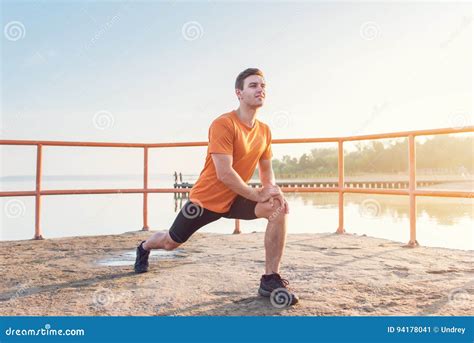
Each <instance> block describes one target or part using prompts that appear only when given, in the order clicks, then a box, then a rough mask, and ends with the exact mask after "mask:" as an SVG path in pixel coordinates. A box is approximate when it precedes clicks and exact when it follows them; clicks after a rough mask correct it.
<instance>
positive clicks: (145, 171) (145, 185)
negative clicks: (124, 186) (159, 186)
mask: <svg viewBox="0 0 474 343" xmlns="http://www.w3.org/2000/svg"><path fill="white" fill-rule="evenodd" d="M143 189H144V190H145V192H144V193H143V228H142V230H143V231H148V230H149V229H150V228H149V227H148V192H147V191H146V190H147V189H148V147H147V146H145V147H144V148H143Z"/></svg>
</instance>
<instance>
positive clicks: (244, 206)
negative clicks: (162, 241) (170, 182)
mask: <svg viewBox="0 0 474 343" xmlns="http://www.w3.org/2000/svg"><path fill="white" fill-rule="evenodd" d="M255 206H257V202H256V201H253V200H249V199H246V198H244V197H242V196H240V195H238V196H237V198H235V200H234V202H233V203H232V206H231V207H230V210H229V211H228V212H225V213H217V212H213V211H209V210H207V209H205V208H203V207H201V206H199V205H198V204H196V203H193V202H191V201H190V200H188V201H187V202H186V204H185V205H184V206H183V208H182V209H181V211H179V213H178V215H177V216H176V219H175V220H174V222H173V225H172V226H171V229H170V236H171V238H172V239H173V241H175V242H177V243H184V242H186V241H187V240H188V238H189V237H191V235H192V234H193V233H195V232H196V231H197V230H199V229H200V228H202V227H203V226H204V225H207V224H209V223H212V222H214V221H216V220H217V219H220V218H222V217H224V218H235V219H245V220H250V219H256V218H257V216H256V215H255Z"/></svg>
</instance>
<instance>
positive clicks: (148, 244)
mask: <svg viewBox="0 0 474 343" xmlns="http://www.w3.org/2000/svg"><path fill="white" fill-rule="evenodd" d="M235 93H236V95H237V98H238V99H239V102H240V105H239V107H238V109H237V110H234V111H231V112H229V113H225V114H223V115H221V116H219V117H218V118H216V119H215V120H214V121H213V122H212V124H211V126H210V128H209V145H208V149H207V155H206V161H205V164H204V169H203V170H202V172H201V174H200V176H199V178H198V180H197V181H196V183H195V185H194V187H193V188H192V189H191V192H190V194H189V199H190V200H189V201H188V202H187V203H186V204H185V205H184V207H183V208H182V210H181V211H180V212H179V213H178V215H177V217H176V219H175V221H174V223H173V225H172V226H171V229H170V230H169V231H167V232H157V233H155V234H154V235H153V236H151V237H150V238H148V239H147V240H146V241H143V242H142V243H140V245H139V246H138V248H137V258H136V262H135V272H137V273H143V272H146V271H147V270H148V256H149V254H150V250H151V249H165V250H173V249H176V248H177V247H179V246H180V245H181V244H183V243H184V242H186V241H187V240H188V238H189V237H190V236H191V235H192V234H193V233H194V232H196V231H197V230H198V229H199V228H201V227H203V226H204V225H207V224H209V223H211V222H213V221H216V220H218V219H219V218H222V217H224V218H236V219H245V220H251V219H256V218H266V219H268V224H267V228H266V232H265V260H266V261H265V274H264V275H262V277H261V279H260V288H259V289H258V293H259V294H260V295H262V296H266V297H269V296H270V295H271V294H272V291H274V290H275V289H278V291H276V292H281V291H284V292H285V294H286V296H287V300H285V301H287V302H288V304H291V305H294V304H296V303H297V302H298V297H297V296H296V295H295V294H293V293H291V292H290V291H289V290H288V288H287V286H288V281H287V280H285V279H282V278H281V276H280V274H279V270H280V261H281V258H282V255H283V250H284V247H285V240H286V220H287V214H288V213H289V208H288V203H287V201H286V200H285V198H284V197H283V194H282V192H281V191H280V189H279V187H278V186H276V185H275V177H274V174H273V169H272V163H271V158H272V149H271V132H270V128H269V127H268V125H266V124H264V123H262V122H261V121H259V120H257V119H256V116H257V111H258V109H259V108H260V107H262V106H263V103H264V101H265V80H264V76H263V73H262V72H261V71H260V70H259V69H256V68H249V69H246V70H244V71H243V72H241V73H240V74H239V75H238V77H237V79H236V81H235ZM257 163H258V165H259V171H260V180H261V183H262V186H263V187H262V188H252V187H250V186H248V185H247V183H246V182H248V181H249V180H250V178H251V177H252V175H253V173H254V171H255V169H256V167H257ZM281 288H284V290H281ZM274 294H276V293H274Z"/></svg>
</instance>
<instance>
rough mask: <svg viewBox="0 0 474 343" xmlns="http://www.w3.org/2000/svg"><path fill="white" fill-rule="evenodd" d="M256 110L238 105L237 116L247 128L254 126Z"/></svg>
mask: <svg viewBox="0 0 474 343" xmlns="http://www.w3.org/2000/svg"><path fill="white" fill-rule="evenodd" d="M257 110H258V108H251V107H246V106H242V105H240V106H239V108H238V109H237V115H238V116H239V119H240V120H241V121H242V122H243V123H244V124H245V125H247V126H248V127H253V126H254V125H255V119H256V117H257Z"/></svg>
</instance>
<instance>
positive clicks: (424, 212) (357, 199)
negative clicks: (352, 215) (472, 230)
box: [286, 193, 474, 225]
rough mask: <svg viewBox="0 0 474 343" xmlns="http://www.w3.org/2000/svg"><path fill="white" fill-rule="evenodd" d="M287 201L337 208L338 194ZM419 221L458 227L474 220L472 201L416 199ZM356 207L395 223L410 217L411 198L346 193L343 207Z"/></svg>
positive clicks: (307, 195)
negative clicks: (427, 219)
mask: <svg viewBox="0 0 474 343" xmlns="http://www.w3.org/2000/svg"><path fill="white" fill-rule="evenodd" d="M286 197H287V198H288V199H300V200H301V201H302V202H303V204H304V205H305V206H314V207H316V208H320V209H324V208H336V209H337V208H338V195H337V194H334V193H325V194H310V193H298V194H288V195H287V196H286ZM416 203H417V218H421V217H425V216H427V217H428V218H429V219H430V220H434V221H435V222H436V223H437V224H441V225H455V224H457V223H458V222H459V219H461V218H465V217H468V218H469V219H471V220H472V219H473V217H474V211H473V207H472V200H470V199H453V198H435V197H417V200H416ZM350 205H356V206H359V207H360V212H361V215H365V216H369V217H370V216H372V217H391V218H393V219H394V220H397V219H399V218H408V217H409V211H410V208H409V200H408V196H401V195H394V196H388V195H372V194H346V195H345V196H344V206H350Z"/></svg>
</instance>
